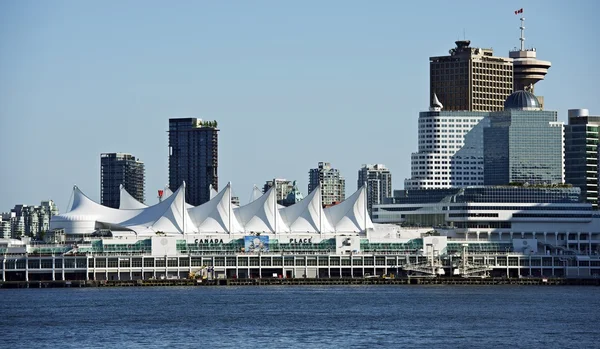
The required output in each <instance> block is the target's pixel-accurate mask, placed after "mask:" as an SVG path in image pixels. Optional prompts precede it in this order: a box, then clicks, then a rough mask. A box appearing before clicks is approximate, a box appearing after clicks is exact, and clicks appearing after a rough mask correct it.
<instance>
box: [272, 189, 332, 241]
mask: <svg viewBox="0 0 600 349" xmlns="http://www.w3.org/2000/svg"><path fill="white" fill-rule="evenodd" d="M279 212H281V216H282V217H283V219H284V221H285V223H286V224H287V226H288V227H289V228H290V232H292V233H296V232H298V233H300V232H301V233H319V232H321V233H331V232H333V231H334V229H333V227H332V226H331V224H330V223H329V220H327V216H326V215H325V212H324V211H323V203H322V199H321V187H320V186H317V188H315V190H313V191H312V192H311V193H310V194H308V196H307V197H305V198H304V199H302V201H300V202H298V203H296V204H295V205H292V206H289V207H285V208H282V209H281V210H280V211H279Z"/></svg>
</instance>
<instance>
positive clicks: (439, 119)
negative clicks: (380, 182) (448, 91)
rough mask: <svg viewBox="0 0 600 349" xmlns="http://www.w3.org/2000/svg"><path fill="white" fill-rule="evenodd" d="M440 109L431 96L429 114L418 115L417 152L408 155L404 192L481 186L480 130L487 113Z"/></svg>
mask: <svg viewBox="0 0 600 349" xmlns="http://www.w3.org/2000/svg"><path fill="white" fill-rule="evenodd" d="M443 108H444V106H443V105H442V104H441V103H440V101H439V100H438V99H437V96H436V95H435V94H434V96H433V100H432V103H431V107H430V109H429V111H426V112H421V113H419V148H418V152H416V153H412V154H411V178H407V179H405V180H404V188H405V189H407V190H415V189H440V188H454V187H466V186H473V185H483V129H484V128H485V127H487V126H488V125H489V119H488V118H487V116H488V115H489V113H487V112H475V111H446V110H442V109H443Z"/></svg>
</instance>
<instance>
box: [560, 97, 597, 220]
mask: <svg viewBox="0 0 600 349" xmlns="http://www.w3.org/2000/svg"><path fill="white" fill-rule="evenodd" d="M599 127H600V116H590V114H589V111H588V110H587V109H570V110H569V124H568V125H566V126H565V182H566V183H568V184H572V185H573V186H575V187H579V188H580V189H581V198H582V199H583V200H585V201H587V202H590V203H591V204H592V206H593V207H594V208H597V207H598V141H599V139H600V135H599V132H598V129H599Z"/></svg>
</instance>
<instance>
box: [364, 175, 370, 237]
mask: <svg viewBox="0 0 600 349" xmlns="http://www.w3.org/2000/svg"><path fill="white" fill-rule="evenodd" d="M363 189H364V197H363V215H364V216H365V217H364V219H365V235H367V215H368V214H369V212H368V210H367V192H368V191H367V182H366V181H365V184H364V186H363Z"/></svg>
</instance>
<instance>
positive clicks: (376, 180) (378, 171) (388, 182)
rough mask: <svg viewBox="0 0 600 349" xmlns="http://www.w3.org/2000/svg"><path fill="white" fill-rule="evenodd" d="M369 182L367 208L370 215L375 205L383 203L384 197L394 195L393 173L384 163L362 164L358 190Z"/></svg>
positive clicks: (359, 172)
mask: <svg viewBox="0 0 600 349" xmlns="http://www.w3.org/2000/svg"><path fill="white" fill-rule="evenodd" d="M365 183H366V184H367V209H368V211H369V215H370V214H371V212H372V209H373V205H377V204H382V203H383V199H384V198H388V197H391V196H392V173H391V172H390V170H388V169H387V168H386V167H385V165H383V164H375V165H362V167H361V168H360V170H358V181H357V183H356V185H357V186H356V187H357V190H358V189H360V187H362V186H363V185H364V184H365Z"/></svg>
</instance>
